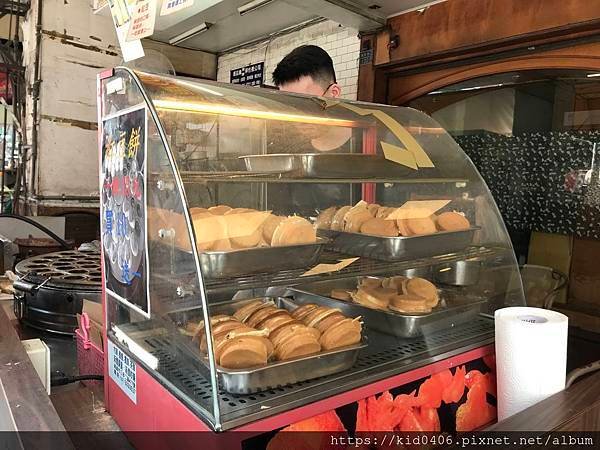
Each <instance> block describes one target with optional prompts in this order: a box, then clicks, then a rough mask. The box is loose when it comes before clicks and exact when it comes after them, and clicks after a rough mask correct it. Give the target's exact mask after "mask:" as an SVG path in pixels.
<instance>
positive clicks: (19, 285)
mask: <svg viewBox="0 0 600 450" xmlns="http://www.w3.org/2000/svg"><path fill="white" fill-rule="evenodd" d="M13 288H14V289H16V290H18V291H23V292H29V293H31V292H33V291H35V290H36V289H37V288H38V285H37V284H32V283H30V282H28V281H25V280H15V281H14V282H13Z"/></svg>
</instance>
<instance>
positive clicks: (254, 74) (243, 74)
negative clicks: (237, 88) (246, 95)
mask: <svg viewBox="0 0 600 450" xmlns="http://www.w3.org/2000/svg"><path fill="white" fill-rule="evenodd" d="M264 72H265V63H264V62H259V63H256V64H250V65H249V66H246V67H240V68H239V69H233V70H232V71H231V72H230V78H229V81H230V83H231V84H245V85H247V86H262V84H263V79H264Z"/></svg>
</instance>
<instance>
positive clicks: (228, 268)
mask: <svg viewBox="0 0 600 450" xmlns="http://www.w3.org/2000/svg"><path fill="white" fill-rule="evenodd" d="M327 242H328V239H326V238H322V237H321V238H317V242H316V243H314V244H299V245H287V246H282V247H260V248H248V249H243V250H229V251H222V252H202V253H200V255H199V256H200V266H201V268H202V274H203V275H204V276H206V277H207V278H229V277H238V276H243V275H249V274H252V273H259V272H276V271H279V270H287V269H298V268H303V267H306V268H307V269H308V268H310V267H312V266H314V265H315V264H316V263H317V261H318V260H319V256H320V255H321V251H322V250H323V246H324V245H325V244H326V243H327Z"/></svg>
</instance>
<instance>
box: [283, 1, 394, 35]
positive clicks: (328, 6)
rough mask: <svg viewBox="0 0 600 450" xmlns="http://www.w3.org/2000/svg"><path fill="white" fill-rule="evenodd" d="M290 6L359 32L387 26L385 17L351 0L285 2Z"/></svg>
mask: <svg viewBox="0 0 600 450" xmlns="http://www.w3.org/2000/svg"><path fill="white" fill-rule="evenodd" d="M284 1H285V2H286V3H289V4H290V5H293V6H296V7H298V8H302V9H304V10H306V11H308V12H310V13H312V14H315V15H318V16H321V17H325V18H327V19H329V20H333V21H334V22H337V23H340V24H342V25H344V26H347V27H351V28H355V29H357V30H359V31H369V30H375V29H378V28H382V27H383V26H385V23H386V19H385V17H382V16H380V15H379V14H377V13H375V12H373V11H371V10H369V9H368V8H365V7H364V6H362V5H357V4H356V3H355V2H352V1H349V0H302V2H297V1H293V0H284Z"/></svg>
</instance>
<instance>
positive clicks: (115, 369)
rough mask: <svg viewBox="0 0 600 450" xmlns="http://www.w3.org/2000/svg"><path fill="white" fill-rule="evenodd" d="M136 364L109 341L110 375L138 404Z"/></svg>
mask: <svg viewBox="0 0 600 450" xmlns="http://www.w3.org/2000/svg"><path fill="white" fill-rule="evenodd" d="M135 371H136V364H135V361H134V360H133V359H131V358H130V357H129V356H127V355H126V354H125V353H123V351H122V350H121V349H120V348H119V347H117V346H116V345H115V344H113V343H112V342H111V341H110V340H109V341H108V375H109V376H110V377H111V378H112V379H113V380H114V382H115V383H117V385H118V386H119V387H120V388H121V390H122V391H123V392H125V394H127V397H129V398H130V399H131V401H132V402H133V403H135V404H136V405H137V388H136V384H135Z"/></svg>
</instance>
